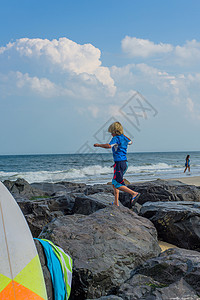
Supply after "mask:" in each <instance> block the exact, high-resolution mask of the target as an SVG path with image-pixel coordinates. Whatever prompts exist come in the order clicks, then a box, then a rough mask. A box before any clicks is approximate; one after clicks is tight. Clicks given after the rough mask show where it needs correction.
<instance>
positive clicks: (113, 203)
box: [111, 202, 119, 206]
mask: <svg viewBox="0 0 200 300" xmlns="http://www.w3.org/2000/svg"><path fill="white" fill-rule="evenodd" d="M111 204H112V205H116V206H119V203H115V202H112V203H111Z"/></svg>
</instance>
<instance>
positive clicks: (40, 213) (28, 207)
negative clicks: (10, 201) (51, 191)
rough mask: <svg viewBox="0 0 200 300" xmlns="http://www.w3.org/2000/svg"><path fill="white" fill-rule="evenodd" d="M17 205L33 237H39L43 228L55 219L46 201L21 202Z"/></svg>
mask: <svg viewBox="0 0 200 300" xmlns="http://www.w3.org/2000/svg"><path fill="white" fill-rule="evenodd" d="M17 203H18V205H19V207H20V208H21V210H22V212H23V214H24V216H25V218H26V221H27V223H28V225H29V228H30V230H31V233H32V235H33V237H35V238H36V237H38V235H39V234H40V232H41V231H42V229H43V227H44V226H45V225H47V224H48V223H49V222H50V221H51V220H52V219H53V216H51V213H50V210H49V208H48V206H47V205H46V203H45V201H31V200H20V201H18V202H17Z"/></svg>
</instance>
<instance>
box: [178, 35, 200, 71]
mask: <svg viewBox="0 0 200 300" xmlns="http://www.w3.org/2000/svg"><path fill="white" fill-rule="evenodd" d="M175 56H176V59H177V62H178V63H179V64H181V65H185V64H191V63H195V62H199V60H200V43H199V42H197V41H196V40H192V41H187V42H186V43H185V45H183V46H176V48H175Z"/></svg>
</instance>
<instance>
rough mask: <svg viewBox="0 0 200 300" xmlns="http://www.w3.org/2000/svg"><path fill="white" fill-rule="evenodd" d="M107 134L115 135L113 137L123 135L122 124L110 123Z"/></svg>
mask: <svg viewBox="0 0 200 300" xmlns="http://www.w3.org/2000/svg"><path fill="white" fill-rule="evenodd" d="M108 132H110V133H112V134H115V135H121V134H123V133H124V130H123V127H122V124H121V123H119V122H114V123H112V124H111V125H110V126H109V128H108Z"/></svg>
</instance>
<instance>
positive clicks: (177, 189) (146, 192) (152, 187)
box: [119, 179, 200, 208]
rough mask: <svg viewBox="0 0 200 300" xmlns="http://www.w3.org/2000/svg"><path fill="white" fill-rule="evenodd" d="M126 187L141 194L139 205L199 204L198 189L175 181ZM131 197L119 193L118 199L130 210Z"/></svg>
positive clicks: (199, 189)
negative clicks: (173, 202) (186, 202)
mask: <svg viewBox="0 0 200 300" xmlns="http://www.w3.org/2000/svg"><path fill="white" fill-rule="evenodd" d="M128 187H129V188H130V189H132V190H135V191H136V192H139V193H141V196H140V198H139V199H138V203H139V204H141V205H142V204H144V203H145V202H157V201H195V202H200V188H199V187H196V186H193V185H187V184H184V183H182V182H180V181H175V180H168V181H167V180H161V179H157V180H155V181H149V182H144V183H137V184H131V185H128ZM130 198H131V196H130V195H129V194H127V193H122V192H120V195H119V199H120V201H121V202H122V204H123V205H124V206H126V207H129V208H130Z"/></svg>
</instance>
